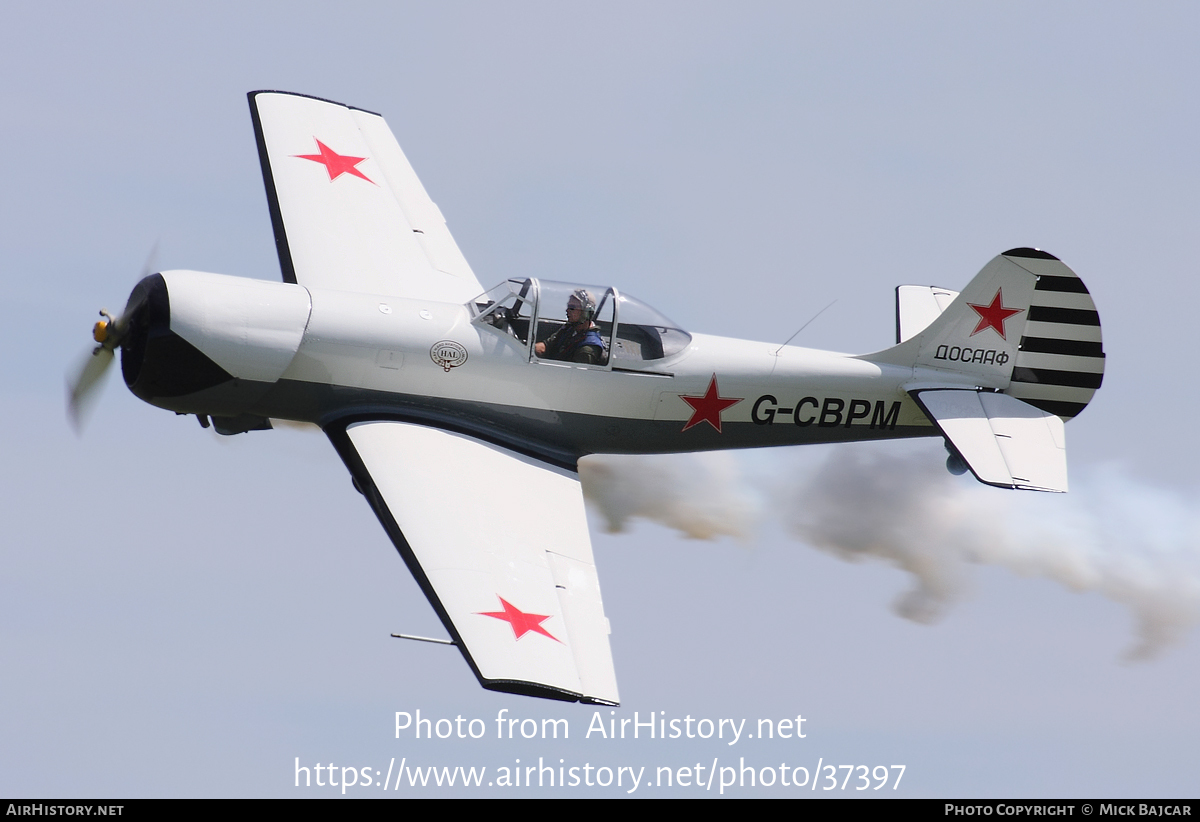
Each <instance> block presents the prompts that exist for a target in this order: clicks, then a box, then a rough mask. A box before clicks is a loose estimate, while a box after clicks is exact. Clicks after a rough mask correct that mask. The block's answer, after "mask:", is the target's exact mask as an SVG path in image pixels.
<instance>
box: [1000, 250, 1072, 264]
mask: <svg viewBox="0 0 1200 822" xmlns="http://www.w3.org/2000/svg"><path fill="white" fill-rule="evenodd" d="M1003 256H1005V257H1025V258H1027V259H1031V260H1054V261H1055V262H1062V260H1060V259H1058V257H1055V256H1054V255H1053V254H1051V253H1050V252H1048V251H1042V250H1041V249H1040V248H1010V249H1009V250H1008V251H1005V252H1004V255H1003Z"/></svg>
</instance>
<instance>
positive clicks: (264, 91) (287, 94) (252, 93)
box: [246, 88, 383, 117]
mask: <svg viewBox="0 0 1200 822" xmlns="http://www.w3.org/2000/svg"><path fill="white" fill-rule="evenodd" d="M260 94H282V95H283V96H285V97H303V98H305V99H307V100H316V101H317V102H319V103H329V104H330V105H333V106H341V107H342V108H348V109H350V110H351V111H361V112H363V113H364V114H373V115H375V116H376V117H382V116H383V115H382V114H380V113H379V112H377V111H371V110H370V109H365V108H359V107H358V106H350V105H347V104H345V103H339V102H338V101H337V100H330V99H329V98H327V97H317V96H316V95H315V94H301V93H300V92H298V91H283V90H282V89H272V88H264V89H257V90H255V91H249V92H246V98H247V99H248V100H249V101H250V105H251V106H253V105H254V99H255V98H256V97H258V95H260Z"/></svg>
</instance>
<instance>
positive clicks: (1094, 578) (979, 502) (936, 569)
mask: <svg viewBox="0 0 1200 822" xmlns="http://www.w3.org/2000/svg"><path fill="white" fill-rule="evenodd" d="M773 459H774V462H775V465H774V466H772V468H771V469H770V471H769V474H771V475H773V476H764V477H760V478H759V479H758V481H757V482H756V480H755V479H754V478H753V477H752V476H751V475H750V472H748V471H747V470H745V468H744V466H745V465H746V464H747V463H746V462H745V461H744V458H739V457H738V456H736V455H734V454H730V453H720V454H692V455H678V456H664V457H618V456H596V457H589V458H587V459H585V460H583V461H581V463H580V478H581V479H582V481H583V487H584V494H585V496H586V497H587V499H588V500H589V501H590V502H591V503H592V504H593V505H594V506H595V508H596V509H597V510H598V511H599V513H600V514H601V515H602V516H603V517H604V518H605V521H606V523H607V527H608V529H609V530H610V531H614V532H616V531H621V530H624V528H625V527H626V525H627V523H628V522H629V520H631V519H635V518H644V519H648V520H652V521H655V522H659V523H661V524H663V525H667V526H669V527H672V528H675V529H677V530H679V531H681V532H682V533H684V534H685V535H687V536H689V537H693V538H700V539H712V538H716V537H720V536H726V535H732V536H739V537H748V536H749V535H750V534H751V533H752V532H753V530H754V528H755V525H756V523H757V521H758V518H759V517H760V516H761V514H763V513H764V512H766V511H771V512H773V513H775V514H777V515H778V516H779V517H780V519H781V520H782V522H783V524H784V525H785V526H786V527H787V528H788V529H789V530H790V532H791V533H792V534H794V535H795V536H796V538H797V539H799V540H801V541H803V542H805V543H807V544H809V545H812V546H813V547H815V548H818V549H820V550H822V551H826V552H828V553H830V554H833V555H834V556H837V557H839V558H841V559H844V560H846V561H849V562H859V561H864V560H869V559H877V560H882V561H885V562H889V563H891V564H893V565H895V566H896V567H898V568H900V569H901V570H903V571H906V572H908V573H909V574H910V575H911V578H912V587H911V588H910V589H909V590H908V591H906V592H904V593H903V594H901V595H900V597H899V598H898V599H897V601H896V602H895V604H894V607H895V610H896V612H897V613H898V614H899V615H900V616H902V617H905V618H906V619H911V620H914V621H917V622H925V623H929V622H934V621H936V620H937V619H939V618H940V617H942V616H943V615H944V614H945V612H946V611H947V609H948V608H949V607H950V606H952V605H953V604H954V603H955V602H956V601H958V600H960V599H961V598H962V597H964V596H965V595H966V593H967V591H968V588H969V582H970V574H969V566H970V565H971V564H972V563H980V564H987V565H997V566H1000V567H1004V568H1007V569H1009V570H1011V571H1013V572H1015V573H1017V574H1020V575H1021V576H1026V577H1042V578H1046V579H1050V580H1053V581H1055V582H1058V583H1059V584H1061V585H1063V586H1065V587H1066V588H1068V589H1070V590H1072V591H1076V592H1083V591H1095V592H1098V593H1100V594H1102V595H1104V596H1106V597H1108V598H1109V599H1111V600H1113V601H1115V602H1119V603H1121V604H1123V605H1125V606H1126V607H1128V608H1129V610H1130V612H1131V615H1132V617H1133V620H1134V625H1135V633H1136V640H1135V641H1134V643H1133V645H1132V646H1131V647H1130V648H1129V649H1128V651H1127V652H1126V654H1125V657H1126V659H1129V660H1145V659H1151V658H1153V657H1155V656H1157V655H1158V654H1160V653H1161V652H1162V651H1163V650H1164V649H1165V648H1166V647H1168V646H1169V645H1171V644H1173V643H1176V642H1179V641H1180V640H1182V639H1183V638H1184V636H1185V635H1186V634H1187V632H1188V631H1189V630H1190V628H1191V627H1192V626H1193V625H1194V624H1195V623H1196V622H1197V621H1198V620H1200V516H1197V515H1196V514H1193V513H1192V512H1191V508H1192V506H1189V505H1188V504H1187V503H1186V501H1184V500H1183V499H1181V498H1179V497H1178V496H1176V495H1173V494H1171V493H1169V492H1166V491H1163V490H1158V489H1152V488H1148V487H1145V486H1139V485H1136V484H1133V483H1131V482H1129V481H1128V480H1124V479H1121V478H1120V477H1119V476H1117V475H1116V473H1114V472H1110V473H1107V474H1101V475H1099V476H1096V477H1093V478H1091V479H1090V480H1084V481H1080V480H1079V478H1078V477H1073V478H1072V484H1073V490H1072V491H1071V493H1070V494H1067V495H1062V494H1041V493H1035V492H1006V491H1002V490H999V489H994V488H987V487H985V486H982V485H980V484H979V483H977V482H975V481H974V480H973V479H972V478H971V477H970V476H969V475H968V476H964V477H955V476H952V475H951V474H949V473H948V472H947V471H946V469H945V467H944V466H943V463H942V460H941V459H940V458H939V455H938V454H936V453H930V450H929V449H925V450H923V451H922V452H921V453H909V454H897V453H896V452H895V451H894V450H888V449H885V448H880V447H876V446H869V445H850V446H843V447H840V448H837V449H834V450H833V451H832V452H831V454H830V456H829V457H828V458H827V459H826V460H825V461H824V463H823V464H821V465H819V466H818V467H816V468H815V469H813V468H811V467H808V468H805V467H804V463H803V462H802V460H803V459H804V458H803V457H800V456H798V455H797V454H796V451H795V449H792V450H790V451H777V452H775V453H774V454H773ZM781 474H782V475H784V476H782V477H781V476H780V475H781ZM759 487H762V488H773V489H778V488H780V487H786V488H789V490H788V491H787V492H786V493H784V494H779V493H777V492H772V493H770V494H762V493H759V491H758V488H759ZM760 499H770V500H771V501H770V502H769V503H767V504H764V503H762V502H760Z"/></svg>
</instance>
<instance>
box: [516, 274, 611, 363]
mask: <svg viewBox="0 0 1200 822" xmlns="http://www.w3.org/2000/svg"><path fill="white" fill-rule="evenodd" d="M595 315H596V300H595V299H594V298H593V297H592V295H591V294H589V293H588V292H587V289H584V288H577V289H575V290H574V291H572V292H571V296H570V297H569V298H568V299H567V324H566V325H564V326H563V327H562V328H560V329H558V330H557V331H555V332H554V333H553V334H551V335H550V338H549V339H547V340H546V341H545V342H540V343H538V344H537V345H535V346H534V348H533V350H534V352H535V353H536V354H537V355H538V356H539V357H541V358H543V359H547V360H562V361H564V362H581V363H587V364H588V365H602V364H603V363H604V357H605V349H604V340H602V339H600V330H599V329H598V328H597V327H596V324H595V323H594V322H592V318H593V317H595Z"/></svg>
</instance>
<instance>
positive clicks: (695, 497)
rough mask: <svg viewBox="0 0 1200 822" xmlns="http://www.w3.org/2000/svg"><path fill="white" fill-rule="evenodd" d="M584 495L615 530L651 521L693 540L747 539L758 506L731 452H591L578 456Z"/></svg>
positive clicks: (612, 529) (610, 530)
mask: <svg viewBox="0 0 1200 822" xmlns="http://www.w3.org/2000/svg"><path fill="white" fill-rule="evenodd" d="M579 479H580V482H582V483H583V493H584V496H585V497H586V498H587V499H588V501H589V502H591V503H592V504H593V506H594V507H595V509H596V510H597V511H598V512H599V513H600V514H601V516H603V517H604V521H605V528H606V530H607V531H608V532H609V533H612V534H616V533H620V532H622V531H624V530H625V528H626V524H627V523H628V522H629V520H631V519H638V518H640V519H648V520H652V521H654V522H658V523H660V524H662V525H666V526H668V527H670V528H674V529H676V530H678V531H680V532H681V533H683V535H684V536H686V537H689V538H691V539H715V538H717V537H740V538H742V539H748V538H749V537H750V535H751V533H752V532H753V530H754V526H755V523H756V522H757V521H758V518H759V516H760V505H759V504H758V501H757V497H756V495H755V494H754V493H753V491H752V489H751V488H750V486H749V485H748V484H747V483H746V482H745V479H744V477H743V475H742V471H741V468H740V466H739V465H738V462H737V460H736V458H735V457H734V456H733V454H730V453H729V452H713V453H705V454H669V455H663V456H653V457H644V456H593V457H587V458H585V459H582V460H580V462H579Z"/></svg>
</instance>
